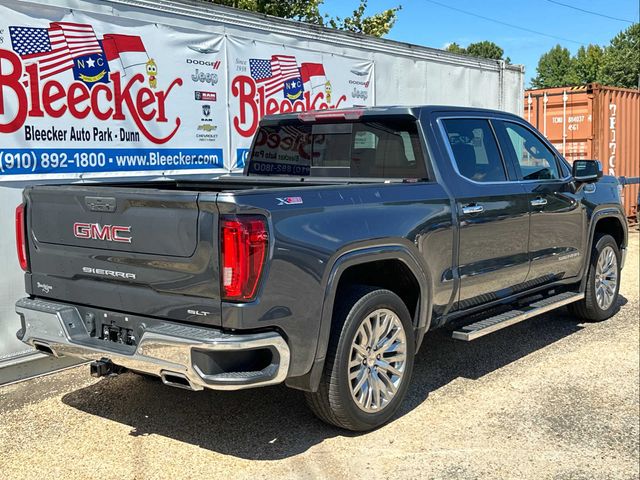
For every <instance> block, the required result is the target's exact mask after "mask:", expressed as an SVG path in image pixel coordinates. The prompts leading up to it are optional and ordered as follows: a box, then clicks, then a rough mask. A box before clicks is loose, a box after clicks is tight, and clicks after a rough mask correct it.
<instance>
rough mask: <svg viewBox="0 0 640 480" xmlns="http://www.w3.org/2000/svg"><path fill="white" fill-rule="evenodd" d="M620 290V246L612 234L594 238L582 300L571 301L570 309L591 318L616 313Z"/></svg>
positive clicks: (596, 318) (582, 316) (605, 317)
mask: <svg viewBox="0 0 640 480" xmlns="http://www.w3.org/2000/svg"><path fill="white" fill-rule="evenodd" d="M619 290H620V250H619V248H618V244H617V243H616V241H615V240H614V239H613V237H612V236H611V235H599V236H597V237H596V238H595V239H594V246H593V250H592V252H591V261H590V264H589V272H588V277H587V286H586V289H585V295H584V298H583V299H582V300H580V301H579V302H576V303H572V304H571V305H569V311H570V312H571V313H572V314H574V315H576V316H577V317H580V318H581V319H583V320H587V321H589V322H601V321H603V320H606V319H608V318H611V316H613V314H614V312H615V310H616V308H617V303H618V292H619Z"/></svg>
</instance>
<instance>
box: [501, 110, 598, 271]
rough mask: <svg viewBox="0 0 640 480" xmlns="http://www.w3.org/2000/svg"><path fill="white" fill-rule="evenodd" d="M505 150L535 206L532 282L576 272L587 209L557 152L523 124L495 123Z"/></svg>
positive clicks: (533, 212)
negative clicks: (574, 188) (574, 189)
mask: <svg viewBox="0 0 640 480" xmlns="http://www.w3.org/2000/svg"><path fill="white" fill-rule="evenodd" d="M493 124H494V126H495V127H496V130H497V132H498V138H499V139H500V145H501V147H502V151H503V152H505V154H506V155H509V156H510V158H511V159H512V161H513V163H514V165H515V167H516V169H517V170H518V174H519V177H520V178H521V179H522V186H523V187H524V188H525V190H526V192H527V194H528V200H529V203H530V205H531V234H530V239H529V258H530V260H531V268H530V271H529V275H528V276H527V282H531V283H533V284H536V283H540V284H541V283H545V282H549V281H554V280H558V279H560V278H567V277H573V276H576V275H577V274H578V273H579V271H580V267H581V265H582V260H583V255H584V254H585V252H584V251H583V243H584V238H583V237H584V235H583V233H584V231H585V225H584V222H586V213H585V211H584V207H583V206H582V204H581V202H580V201H579V199H578V197H577V196H576V195H575V194H574V193H573V191H572V187H571V179H570V178H560V177H564V176H565V173H564V172H563V170H562V168H561V165H560V162H559V161H558V158H557V157H556V154H555V153H554V152H553V151H552V150H551V149H550V148H549V147H548V146H547V145H546V144H545V142H544V141H543V140H542V139H541V138H540V137H539V136H538V135H537V134H536V133H535V132H534V131H533V130H531V129H529V128H528V127H525V126H524V125H522V124H519V123H514V122H508V121H496V122H493Z"/></svg>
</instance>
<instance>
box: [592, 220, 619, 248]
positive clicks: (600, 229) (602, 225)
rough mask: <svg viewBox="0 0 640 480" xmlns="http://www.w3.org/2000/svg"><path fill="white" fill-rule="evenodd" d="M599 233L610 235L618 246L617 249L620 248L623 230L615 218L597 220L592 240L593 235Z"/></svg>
mask: <svg viewBox="0 0 640 480" xmlns="http://www.w3.org/2000/svg"><path fill="white" fill-rule="evenodd" d="M599 233H602V234H607V235H611V236H612V237H613V239H614V240H615V241H616V243H617V244H618V248H622V246H623V243H624V229H623V228H622V225H620V221H619V220H618V219H617V218H615V217H606V218H602V219H600V220H598V222H597V223H596V228H595V233H594V238H595V235H597V234H599Z"/></svg>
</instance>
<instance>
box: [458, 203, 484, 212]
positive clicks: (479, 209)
mask: <svg viewBox="0 0 640 480" xmlns="http://www.w3.org/2000/svg"><path fill="white" fill-rule="evenodd" d="M481 212H484V207H483V206H482V205H475V204H473V205H466V206H464V207H462V213H464V214H465V215H469V214H472V213H481Z"/></svg>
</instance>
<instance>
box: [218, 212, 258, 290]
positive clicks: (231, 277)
mask: <svg viewBox="0 0 640 480" xmlns="http://www.w3.org/2000/svg"><path fill="white" fill-rule="evenodd" d="M220 240H221V244H222V245H221V249H222V253H221V255H220V256H221V259H222V265H221V266H220V271H221V276H222V281H221V283H222V294H223V297H224V299H225V300H236V301H247V300H251V299H252V298H253V297H254V295H255V293H256V290H257V288H258V283H259V281H260V275H261V274H262V269H263V267H264V263H265V259H266V256H267V248H268V244H269V235H268V233H267V222H266V219H265V218H264V217H256V216H242V215H239V216H235V217H227V218H224V217H223V218H222V219H221V220H220Z"/></svg>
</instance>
